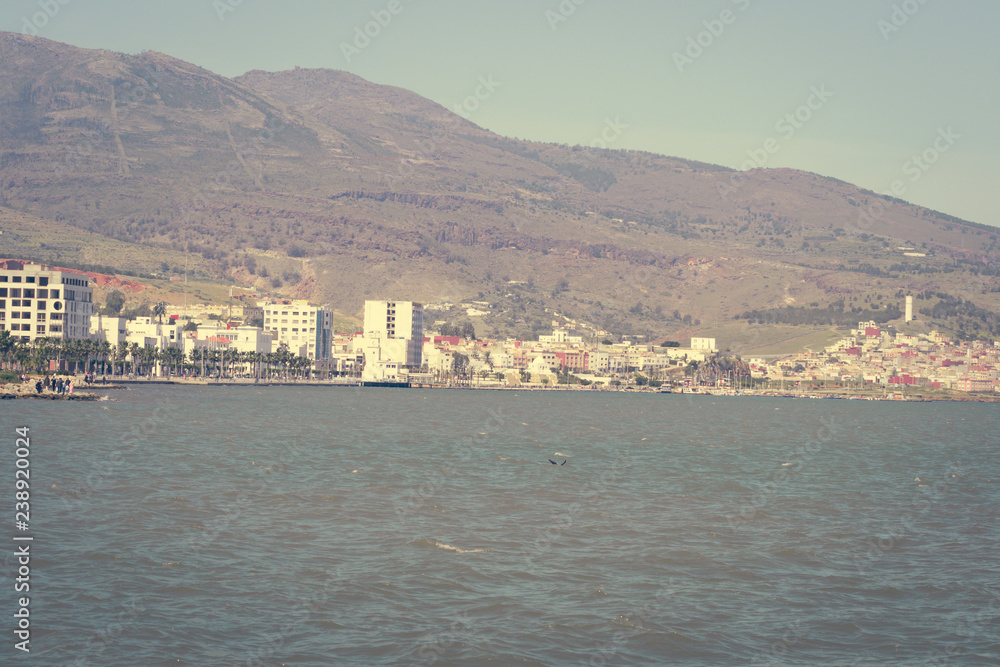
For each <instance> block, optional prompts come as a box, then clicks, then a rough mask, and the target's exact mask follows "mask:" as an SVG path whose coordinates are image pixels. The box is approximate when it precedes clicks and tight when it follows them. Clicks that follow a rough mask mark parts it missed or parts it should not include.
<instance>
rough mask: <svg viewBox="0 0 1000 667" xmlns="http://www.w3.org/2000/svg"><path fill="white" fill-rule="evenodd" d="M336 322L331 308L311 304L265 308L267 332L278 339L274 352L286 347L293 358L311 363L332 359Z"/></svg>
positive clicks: (291, 304)
mask: <svg viewBox="0 0 1000 667" xmlns="http://www.w3.org/2000/svg"><path fill="white" fill-rule="evenodd" d="M332 322H333V320H332V313H331V311H330V309H329V308H328V307H327V306H314V305H312V304H310V303H309V302H308V301H290V302H282V303H268V304H265V305H264V331H265V332H269V333H270V334H271V337H272V338H274V347H273V349H275V350H276V349H278V347H280V346H281V344H282V343H285V344H286V345H287V346H288V349H289V351H290V352H292V354H297V355H299V356H300V357H306V358H307V359H314V360H315V359H329V358H330V346H331V334H332V331H331V329H332Z"/></svg>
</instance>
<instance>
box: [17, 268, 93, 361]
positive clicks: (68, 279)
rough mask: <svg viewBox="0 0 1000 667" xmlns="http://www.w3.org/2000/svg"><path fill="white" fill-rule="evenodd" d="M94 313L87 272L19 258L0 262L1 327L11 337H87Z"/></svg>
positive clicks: (67, 338) (31, 339)
mask: <svg viewBox="0 0 1000 667" xmlns="http://www.w3.org/2000/svg"><path fill="white" fill-rule="evenodd" d="M93 313H94V288H93V287H91V285H90V278H89V277H88V276H87V275H86V274H84V273H75V272H71V271H58V270H54V269H51V268H50V267H47V266H45V265H43V264H36V263H34V262H27V261H21V260H7V261H6V262H3V263H2V264H0V330H6V331H9V332H10V335H11V337H14V338H20V339H21V340H23V341H26V342H30V341H33V340H35V339H37V338H59V339H62V340H72V339H77V340H78V339H89V338H90V318H91V316H92V315H93Z"/></svg>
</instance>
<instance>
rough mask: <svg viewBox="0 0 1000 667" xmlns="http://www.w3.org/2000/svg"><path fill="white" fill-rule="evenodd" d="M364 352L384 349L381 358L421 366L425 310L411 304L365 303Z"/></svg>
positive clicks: (420, 306)
mask: <svg viewBox="0 0 1000 667" xmlns="http://www.w3.org/2000/svg"><path fill="white" fill-rule="evenodd" d="M364 337H365V344H364V347H365V349H370V348H372V347H377V348H380V349H381V355H380V358H381V359H384V360H387V361H394V362H398V363H400V364H402V365H404V366H420V365H421V363H422V354H421V353H422V349H423V343H424V308H423V306H422V305H421V304H419V303H414V302H412V301H365V329H364Z"/></svg>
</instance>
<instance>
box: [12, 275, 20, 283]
mask: <svg viewBox="0 0 1000 667" xmlns="http://www.w3.org/2000/svg"><path fill="white" fill-rule="evenodd" d="M10 281H11V282H12V283H19V282H21V276H11V277H10Z"/></svg>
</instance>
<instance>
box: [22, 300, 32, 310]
mask: <svg viewBox="0 0 1000 667" xmlns="http://www.w3.org/2000/svg"><path fill="white" fill-rule="evenodd" d="M21 307H22V308H31V302H30V301H27V300H25V301H22V302H21Z"/></svg>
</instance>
